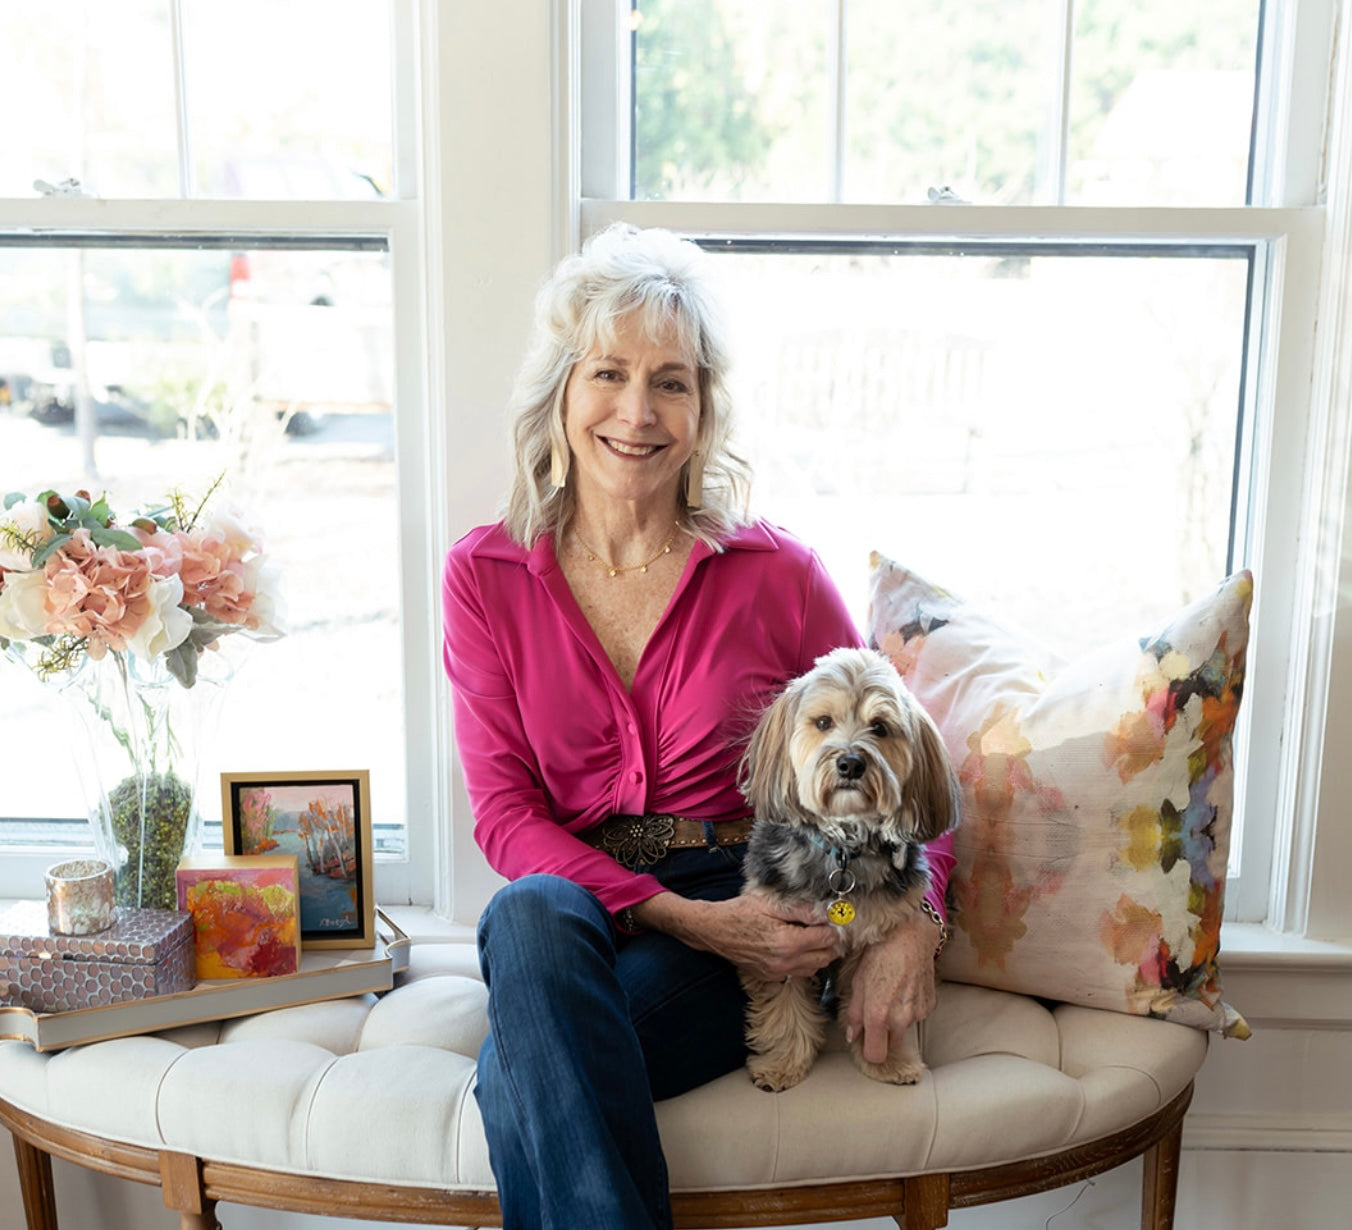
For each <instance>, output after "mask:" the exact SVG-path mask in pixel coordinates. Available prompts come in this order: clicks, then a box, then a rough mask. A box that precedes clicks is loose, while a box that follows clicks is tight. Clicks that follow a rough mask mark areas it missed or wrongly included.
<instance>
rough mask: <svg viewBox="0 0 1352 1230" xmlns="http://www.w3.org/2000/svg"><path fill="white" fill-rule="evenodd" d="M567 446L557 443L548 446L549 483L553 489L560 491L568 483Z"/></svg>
mask: <svg viewBox="0 0 1352 1230" xmlns="http://www.w3.org/2000/svg"><path fill="white" fill-rule="evenodd" d="M568 461H569V457H568V448H567V446H566V445H565V446H564V447H563V448H560V447H559V446H558V444H551V445H550V446H549V485H550V486H551V487H553V488H554V490H555V491H562V490H563V489H564V488H565V487H566V486H567V485H568Z"/></svg>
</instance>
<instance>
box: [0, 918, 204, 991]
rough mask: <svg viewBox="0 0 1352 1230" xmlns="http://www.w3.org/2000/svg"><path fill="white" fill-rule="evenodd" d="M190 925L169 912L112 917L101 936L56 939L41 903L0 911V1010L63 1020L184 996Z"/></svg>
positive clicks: (191, 959)
mask: <svg viewBox="0 0 1352 1230" xmlns="http://www.w3.org/2000/svg"><path fill="white" fill-rule="evenodd" d="M195 965H196V962H195V954H194V951H193V923H192V916H191V915H190V914H183V913H180V912H179V911H177V910H138V909H125V908H124V909H119V910H118V914H117V920H116V921H115V922H114V923H113V925H112V926H111V927H109V928H108V929H107V930H106V931H99V932H96V933H95V934H93V935H58V934H54V933H52V931H51V930H50V929H49V928H48V925H47V909H46V905H45V903H44V902H41V901H20V902H17V903H15V904H14V905H12V906H9V907H7V908H6V909H4V910H3V911H0V1003H3V1004H14V1005H18V1006H20V1007H24V1008H30V1009H32V1010H33V1011H34V1012H71V1011H74V1010H75V1009H78V1008H97V1007H102V1006H104V1005H107V1004H116V1003H120V1002H122V1001H123V1000H127V999H144V998H146V997H147V996H151V995H169V994H172V993H173V992H175V991H188V990H191V989H192V987H193V985H194V984H195V982H196V968H195Z"/></svg>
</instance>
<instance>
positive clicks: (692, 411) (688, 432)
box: [563, 316, 700, 512]
mask: <svg viewBox="0 0 1352 1230" xmlns="http://www.w3.org/2000/svg"><path fill="white" fill-rule="evenodd" d="M699 416H700V402H699V372H698V370H697V368H696V365H695V362H694V360H693V359H692V358H691V357H690V355H688V354H687V353H686V352H685V351H684V350H683V349H682V348H681V346H680V343H679V342H678V341H677V339H676V335H675V333H674V331H670V330H668V331H666V332H664V333H662V334H661V335H659V336H658V337H657V338H650V337H649V336H648V335H647V333H646V331H645V330H644V328H643V325H642V322H641V321H639V320H638V319H636V318H635V317H634V316H628V317H625V318H623V319H622V320H620V321H619V322H618V323H617V326H616V329H615V337H614V340H613V342H612V343H611V344H610V345H604V346H603V345H599V344H598V346H596V347H594V348H593V349H592V350H591V351H590V352H589V353H588V354H586V355H584V356H583V357H582V358H581V359H580V360H579V361H578V362H577V364H576V365H575V366H574V368H573V370H572V372H571V374H570V375H569V377H568V384H567V386H566V387H565V389H564V402H563V423H564V431H565V433H566V434H567V437H568V446H569V448H570V449H571V450H572V454H573V456H572V472H573V475H574V483H575V484H576V486H575V490H576V493H577V500H578V505H579V507H582V508H596V507H597V501H616V502H620V503H625V504H629V505H633V506H637V507H638V508H658V509H661V510H662V511H664V512H665V511H666V510H667V509H670V508H672V507H674V506H675V501H676V491H677V487H678V485H679V483H680V475H681V467H682V466H683V465H684V464H685V463H686V461H688V460H689V458H690V454H691V453H692V452H694V449H695V442H696V439H697V437H698V433H699Z"/></svg>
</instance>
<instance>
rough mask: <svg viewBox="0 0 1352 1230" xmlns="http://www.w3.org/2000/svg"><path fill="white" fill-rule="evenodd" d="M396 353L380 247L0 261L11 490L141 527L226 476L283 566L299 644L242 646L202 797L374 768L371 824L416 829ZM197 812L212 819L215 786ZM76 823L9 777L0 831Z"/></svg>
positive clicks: (42, 252)
mask: <svg viewBox="0 0 1352 1230" xmlns="http://www.w3.org/2000/svg"><path fill="white" fill-rule="evenodd" d="M362 242H363V243H367V244H369V245H371V247H372V249H374V248H375V247H376V246H377V245H378V241H375V240H370V241H362ZM72 285H74V286H80V285H83V288H84V295H83V308H84V311H83V328H82V327H81V320H80V312H79V311H78V310H72V301H71V299H70V297H69V295H68V288H69V287H70V286H72ZM77 306H78V305H77ZM81 332H83V333H84V335H85V336H86V337H87V342H86V345H85V347H84V353H85V371H86V373H87V378H88V383H89V386H90V389H89V391H90V395H91V399H92V403H93V406H94V410H95V418H96V423H97V434H96V435H95V437H94V438H93V440H92V444H87V443H86V442H84V441H82V439H81V435H80V433H79V432H78V431H77V428H76V424H75V422H74V418H75V409H74V407H75V401H76V394H75V388H76V385H77V378H76V377H77V372H78V370H79V362H80V349H81V348H80V346H79V345H78V342H77V343H76V344H72V338H78V337H79V336H80V334H81ZM392 335H393V334H392V324H391V295H390V278H389V269H388V256H387V253H385V252H384V251H381V250H351V249H348V248H344V247H342V246H339V245H338V244H336V243H335V244H334V246H332V247H330V248H326V249H322V250H311V249H305V250H299V251H298V250H294V249H292V250H286V249H277V248H267V249H261V250H257V251H249V252H238V251H235V252H232V251H229V250H226V249H219V250H210V249H208V250H177V249H170V250H149V249H145V248H136V247H130V248H116V249H107V248H92V249H56V248H31V247H30V248H15V247H8V248H6V247H3V246H0V381H2V382H3V383H0V492H7V491H23V492H26V493H28V494H30V495H35V494H37V493H38V492H40V491H42V490H44V489H47V488H49V487H54V488H56V489H58V490H63V491H71V490H75V489H76V488H78V487H86V488H88V489H90V490H91V491H93V492H95V493H97V492H99V491H104V490H106V491H107V492H108V494H109V497H110V502H111V503H112V505H113V506H114V507H115V508H117V509H118V510H120V511H127V512H129V511H130V510H131V509H132V508H134V507H135V506H137V505H141V504H146V503H149V502H151V501H155V500H157V499H159V498H160V497H161V496H163V495H164V494H165V493H167V492H170V491H172V490H174V489H181V490H183V491H184V492H185V493H186V494H188V495H190V496H192V495H198V494H202V493H204V492H205V491H206V490H207V489H208V488H209V486H210V485H211V483H212V481H213V480H214V479H215V477H216V476H217V475H220V474H222V473H223V474H224V475H225V476H226V480H227V484H228V490H229V493H230V494H229V498H230V499H231V500H232V501H233V502H235V503H237V504H238V505H239V506H240V507H241V508H242V509H243V510H244V511H245V512H246V513H247V515H248V517H249V519H250V520H251V521H252V522H253V523H254V524H255V525H256V526H257V527H258V528H259V529H261V531H262V533H263V536H264V542H265V548H266V550H267V553H268V554H269V556H270V557H271V558H272V559H273V560H274V561H275V562H276V564H277V565H278V567H279V569H280V572H281V578H282V587H283V594H284V598H285V601H286V605H287V620H286V622H287V625H288V627H289V629H290V635H288V636H287V637H286V638H285V639H283V640H281V641H277V642H275V643H270V644H260V645H252V646H250V648H249V652H248V654H247V656H246V660H245V662H244V664H243V666H242V668H241V669H240V671H239V673H238V674H237V676H236V678H235V680H234V682H233V683H232V685H231V687H230V689H229V690H228V692H227V697H226V702H225V708H224V713H223V717H222V721H221V727H220V732H219V736H218V738H217V740H216V743H215V745H214V746H213V747H212V748H211V749H210V758H209V760H208V762H207V763H206V764H205V765H204V772H205V774H206V776H205V778H204V780H205V781H206V782H207V783H210V782H212V781H213V780H214V776H215V774H217V773H219V772H221V771H222V770H235V771H242V770H248V769H274V768H276V769H352V768H369V769H370V770H371V786H372V806H373V809H374V813H375V815H374V820H375V822H376V823H377V824H384V823H387V822H389V821H390V820H392V819H393V820H396V821H398V822H399V823H401V824H402V817H403V815H404V797H403V796H404V780H405V778H404V755H403V747H404V737H403V733H402V732H403V708H402V704H403V702H402V684H401V670H402V667H401V643H400V615H399V594H400V588H401V587H400V580H399V575H400V573H399V568H400V564H399V546H398V525H399V507H398V502H397V498H396V469H395V440H394V423H393V409H392V403H393V397H392V390H391V371H392V364H393V357H392V356H393V348H392ZM87 450H89V451H92V455H93V460H94V463H95V465H96V467H97V474H96V475H91V473H90V470H89V467H88V465H87V462H86V460H85V457H86V451H87ZM0 676H2V677H3V678H2V680H0V686H3V689H4V695H5V704H4V705H3V706H2V707H0V745H3V746H4V747H5V749H6V753H5V754H6V761H7V763H11V762H12V763H46V762H49V761H50V759H51V750H52V746H53V734H52V732H53V730H54V729H55V728H56V723H58V722H60V720H61V712H62V711H61V710H60V708H59V707H57V706H56V704H55V702H54V697H53V696H52V695H51V693H50V689H47V688H44V687H42V686H40V685H38V684H36V683H35V682H33V681H32V680H30V679H29V678H28V677H27V676H26V675H25V674H24V672H23V671H22V670H21V668H19V667H17V666H15V665H13V664H12V663H8V662H4V661H0ZM356 698H359V699H356ZM11 758H12V761H11ZM29 779H31V780H29ZM203 803H204V808H203V810H204V814H206V815H207V816H208V817H209V818H213V817H214V818H217V819H218V818H219V802H218V798H217V796H216V792H215V791H213V790H212V789H210V787H209V785H208V788H207V789H206V790H205V792H204V795H203ZM81 807H82V804H81V800H80V796H79V792H78V790H77V788H76V785H75V783H74V782H73V781H72V780H71V775H69V774H63V773H49V774H41V775H33V774H27V775H25V774H7V775H5V777H4V778H3V780H0V821H4V820H12V819H14V818H16V817H21V818H45V817H69V816H77V815H79V814H81ZM3 836H4V830H3V827H0V839H3ZM386 848H388V845H387V846H386Z"/></svg>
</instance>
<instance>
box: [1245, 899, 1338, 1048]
mask: <svg viewBox="0 0 1352 1230" xmlns="http://www.w3.org/2000/svg"><path fill="white" fill-rule="evenodd" d="M1220 963H1221V979H1222V986H1223V988H1224V994H1225V998H1226V1001H1227V1002H1228V1003H1230V1004H1231V1005H1233V1006H1234V1008H1235V1009H1236V1010H1237V1011H1238V1012H1239V1013H1240V1014H1241V1015H1243V1017H1244V1019H1245V1020H1246V1021H1248V1022H1249V1024H1250V1025H1252V1026H1253V1027H1254V1028H1255V1029H1259V1028H1269V1029H1352V942H1349V941H1324V940H1307V939H1303V938H1301V937H1299V936H1293V935H1282V934H1279V933H1278V932H1275V931H1270V930H1268V929H1267V928H1266V927H1263V926H1261V925H1258V924H1256V923H1226V924H1225V927H1224V929H1223V930H1222V932H1221V956H1220Z"/></svg>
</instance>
